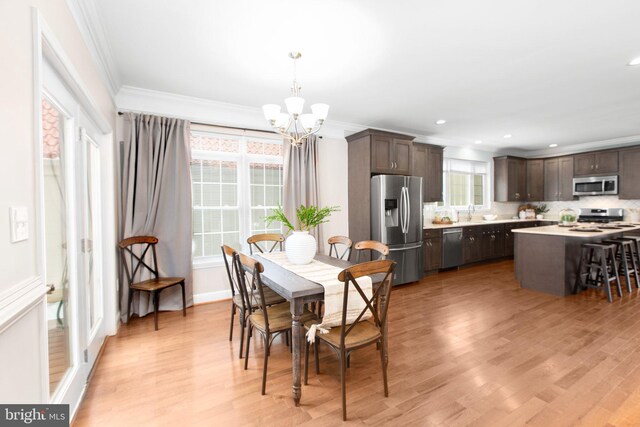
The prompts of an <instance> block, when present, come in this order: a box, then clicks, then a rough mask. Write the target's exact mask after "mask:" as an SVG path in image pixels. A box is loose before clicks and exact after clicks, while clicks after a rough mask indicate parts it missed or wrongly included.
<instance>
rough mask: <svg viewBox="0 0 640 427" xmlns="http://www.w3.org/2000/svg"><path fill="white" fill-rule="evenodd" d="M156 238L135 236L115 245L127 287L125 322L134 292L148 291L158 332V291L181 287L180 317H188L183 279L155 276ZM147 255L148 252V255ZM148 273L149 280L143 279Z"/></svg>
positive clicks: (156, 270) (156, 267) (156, 269)
mask: <svg viewBox="0 0 640 427" xmlns="http://www.w3.org/2000/svg"><path fill="white" fill-rule="evenodd" d="M156 244H158V239H157V238H156V237H153V236H135V237H129V238H127V239H124V240H121V241H120V242H119V243H118V247H119V248H120V254H121V256H122V265H123V268H124V271H125V273H126V275H127V282H128V284H129V299H128V300H127V323H129V319H130V317H131V303H132V302H133V293H134V292H135V291H138V292H149V293H150V294H151V297H152V300H153V313H154V324H155V330H156V331H157V330H158V307H159V305H160V292H162V291H163V290H164V289H167V288H171V287H173V286H178V285H179V286H180V287H181V288H182V315H183V316H186V315H187V305H186V299H185V294H184V286H185V285H184V277H160V276H159V274H158V259H157V256H156ZM149 252H151V253H150V254H149ZM145 274H147V275H148V276H150V278H149V279H146V280H142V279H143V277H144V276H145Z"/></svg>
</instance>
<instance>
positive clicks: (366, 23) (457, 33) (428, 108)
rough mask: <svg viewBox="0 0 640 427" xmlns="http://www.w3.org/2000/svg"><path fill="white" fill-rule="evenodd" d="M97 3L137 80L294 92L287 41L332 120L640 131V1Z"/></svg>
mask: <svg viewBox="0 0 640 427" xmlns="http://www.w3.org/2000/svg"><path fill="white" fill-rule="evenodd" d="M94 7H96V8H97V12H98V15H99V19H100V24H101V26H102V27H103V30H104V33H105V34H104V38H105V39H106V40H107V42H108V43H107V44H108V50H110V52H109V56H110V57H111V58H113V64H111V65H112V66H113V68H114V69H115V71H116V74H117V77H118V80H119V82H120V83H121V84H123V85H128V86H134V87H140V88H146V89H152V90H158V91H165V92H170V93H175V94H180V95H187V96H194V97H199V98H206V99H211V100H215V101H222V102H226V103H232V104H239V105H244V106H250V107H260V106H261V105H262V104H265V103H274V102H275V103H281V102H282V100H283V99H284V98H285V97H286V96H288V93H289V92H288V91H289V87H290V85H291V78H292V66H291V60H289V59H288V58H287V53H288V52H289V51H291V50H300V51H301V52H302V54H303V57H302V59H301V60H300V61H299V66H298V78H299V81H300V83H301V84H302V96H303V97H305V98H306V99H307V101H308V102H309V103H313V102H326V103H328V104H330V105H331V110H330V112H329V121H330V120H336V121H341V122H348V123H355V124H358V125H362V126H366V127H376V128H385V129H393V130H396V131H401V132H410V133H414V134H419V135H430V136H433V137H435V138H441V139H442V140H450V141H456V142H457V143H458V144H460V143H462V144H470V145H471V146H473V145H474V144H473V141H475V140H482V141H483V144H482V146H481V147H498V148H507V149H508V148H518V149H526V150H540V149H542V148H545V147H547V146H548V144H551V143H557V144H559V145H560V149H561V148H562V147H563V146H568V145H574V144H581V143H588V142H593V141H603V140H610V139H614V138H623V137H629V136H634V135H640V66H636V67H630V66H627V65H626V64H627V63H628V62H629V61H630V60H631V59H633V58H635V57H638V56H640V29H639V27H638V18H639V17H640V1H637V0H615V1H609V2H605V1H589V2H585V1H584V0H563V1H558V0H537V1H534V0H529V1H513V0H492V1H477V0H459V1H424V0H413V1H381V0H376V1H372V0H351V1H344V0H278V1H274V0H272V1H265V0H216V1H211V0H183V1H177V0H173V1H170V0H160V1H159V0H135V1H131V0H109V1H95V3H94ZM441 118H443V119H446V120H447V123H446V124H445V125H442V126H436V125H435V124H434V122H435V121H436V120H437V119H441ZM504 134H513V138H511V139H508V140H507V139H504V138H503V135H504ZM638 140H640V138H639V139H638ZM478 147H480V146H478Z"/></svg>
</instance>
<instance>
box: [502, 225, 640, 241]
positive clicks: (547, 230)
mask: <svg viewBox="0 0 640 427" xmlns="http://www.w3.org/2000/svg"><path fill="white" fill-rule="evenodd" d="M581 226H582V227H586V226H593V227H597V224H596V225H590V224H582V225H581ZM571 228H573V227H560V226H559V225H547V226H544V227H534V228H518V229H516V230H513V232H514V233H522V234H539V235H546V236H561V237H577V238H587V237H601V236H610V235H612V234H620V233H624V232H625V231H632V230H640V225H634V226H633V227H623V228H619V229H616V230H610V229H602V230H600V231H592V232H587V231H572V230H571Z"/></svg>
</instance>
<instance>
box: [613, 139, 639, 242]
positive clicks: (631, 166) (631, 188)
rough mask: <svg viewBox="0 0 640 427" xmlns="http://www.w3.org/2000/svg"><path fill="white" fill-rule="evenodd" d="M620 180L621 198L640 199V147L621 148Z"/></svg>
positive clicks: (619, 195)
mask: <svg viewBox="0 0 640 427" xmlns="http://www.w3.org/2000/svg"><path fill="white" fill-rule="evenodd" d="M619 180H620V182H619V183H618V185H619V187H618V188H619V194H618V197H619V198H621V199H640V147H634V148H631V149H628V150H620V177H619ZM625 234H626V233H625Z"/></svg>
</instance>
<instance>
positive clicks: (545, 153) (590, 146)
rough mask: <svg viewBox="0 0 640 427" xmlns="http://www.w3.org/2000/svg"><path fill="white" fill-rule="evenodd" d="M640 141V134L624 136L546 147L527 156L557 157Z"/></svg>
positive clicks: (628, 144)
mask: <svg viewBox="0 0 640 427" xmlns="http://www.w3.org/2000/svg"><path fill="white" fill-rule="evenodd" d="M639 143H640V135H630V136H623V137H620V138H612V139H604V140H601V141H591V142H585V143H580V144H572V145H566V146H561V147H557V148H545V149H543V150H533V151H527V152H526V156H525V157H557V156H564V155H569V154H577V153H584V152H587V151H596V150H603V149H607V148H621V147H626V146H630V145H637V144H639Z"/></svg>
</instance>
